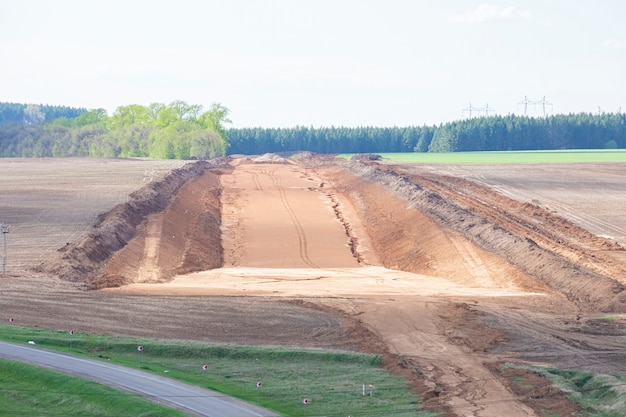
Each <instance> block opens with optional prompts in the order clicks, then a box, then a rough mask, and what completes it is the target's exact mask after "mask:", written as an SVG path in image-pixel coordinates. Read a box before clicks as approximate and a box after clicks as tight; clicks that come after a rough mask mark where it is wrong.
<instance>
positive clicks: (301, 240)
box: [267, 171, 319, 268]
mask: <svg viewBox="0 0 626 417" xmlns="http://www.w3.org/2000/svg"><path fill="white" fill-rule="evenodd" d="M267 175H268V176H269V177H270V179H271V180H272V183H273V184H274V186H276V190H277V191H278V194H279V196H280V201H281V203H282V205H283V207H284V208H285V210H286V211H287V214H288V215H289V218H290V219H291V222H292V223H293V225H294V227H295V229H296V234H297V236H298V252H299V254H300V259H302V261H303V262H304V263H305V264H307V265H308V266H310V267H311V268H319V266H317V265H316V264H315V262H313V261H312V260H311V258H309V254H308V250H307V238H306V232H305V231H304V228H303V227H302V224H301V223H300V221H299V220H298V216H297V215H296V213H295V212H294V210H293V208H292V207H291V205H290V204H289V199H288V198H287V192H286V191H285V187H283V185H282V182H281V179H280V177H279V176H277V175H276V173H275V171H268V172H267Z"/></svg>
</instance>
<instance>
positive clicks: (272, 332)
mask: <svg viewBox="0 0 626 417" xmlns="http://www.w3.org/2000/svg"><path fill="white" fill-rule="evenodd" d="M375 159H376V158H370V157H362V158H355V159H353V160H350V161H347V160H342V159H336V158H333V157H323V156H315V155H306V154H302V155H299V156H298V157H297V158H295V157H294V158H290V159H288V160H286V159H283V158H281V157H279V156H276V155H266V156H263V157H257V158H252V157H243V156H241V157H233V158H224V159H220V160H215V161H210V162H206V161H198V162H193V163H189V164H187V165H185V166H184V167H180V168H177V169H173V170H172V171H171V172H170V173H169V174H167V175H163V176H161V177H160V178H158V179H157V180H154V181H152V182H150V183H149V184H147V185H146V186H144V187H142V188H140V189H139V190H137V191H135V192H133V193H132V194H130V196H129V198H128V200H127V201H126V202H124V203H121V204H118V205H116V206H115V207H113V209H111V210H109V211H107V212H103V213H102V214H100V215H99V216H98V217H97V219H96V220H95V221H94V222H93V224H92V225H91V226H90V227H89V228H88V230H86V231H85V232H84V233H82V234H81V235H80V236H78V237H77V238H76V239H74V240H73V241H70V242H67V243H66V244H65V245H62V247H60V248H59V249H58V250H57V251H56V252H55V253H53V254H50V255H49V256H46V258H45V260H44V261H43V262H41V263H39V264H38V265H36V267H35V268H30V269H27V268H25V269H24V270H23V271H19V272H18V273H14V274H13V275H11V276H9V277H8V278H7V279H5V280H4V282H3V285H2V291H1V295H0V302H1V303H2V304H1V306H2V309H3V310H5V311H10V312H11V314H13V315H15V316H16V317H19V320H20V322H21V323H24V324H27V325H33V326H40V327H53V328H67V327H69V326H72V327H73V328H78V329H80V330H81V331H82V332H99V333H106V334H129V335H135V336H137V337H141V336H152V337H161V338H177V339H190V340H205V341H212V342H226V343H248V344H262V345H289V346H305V347H322V348H331V349H344V350H345V349H347V350H359V351H366V352H373V353H377V354H380V355H381V356H382V357H383V359H384V365H385V366H386V367H387V368H388V369H390V370H391V371H393V372H395V373H398V374H400V375H403V376H404V377H406V378H407V379H408V380H410V381H411V382H412V383H413V385H414V387H415V390H416V392H418V393H419V395H420V398H421V400H422V404H421V406H422V408H423V409H426V410H433V411H437V412H439V413H442V414H441V415H449V416H480V417H487V416H493V417H500V416H503V415H507V416H509V417H517V416H542V415H550V414H552V415H562V416H566V415H568V416H570V415H571V416H575V415H580V414H579V413H580V410H579V409H578V407H577V406H576V405H575V404H573V403H571V402H570V401H569V400H568V399H567V398H566V396H565V394H564V393H563V392H561V391H560V390H559V389H557V388H555V387H554V386H552V385H551V384H550V383H549V382H548V381H546V380H545V379H544V378H543V377H542V376H541V375H539V374H536V373H533V372H529V371H525V370H523V369H518V368H514V367H502V366H500V365H501V364H503V363H507V362H511V363H523V364H539V365H545V366H554V367H559V368H567V369H576V370H583V371H591V372H600V373H610V374H622V373H624V372H626V352H625V351H624V349H623V345H624V341H625V338H626V321H624V320H623V319H622V317H623V315H624V313H626V291H625V290H626V287H625V285H626V274H625V273H624V272H625V271H626V256H624V253H625V251H624V246H623V245H624V243H625V242H626V239H624V236H622V235H620V234H619V232H621V231H622V229H619V228H616V229H615V230H617V233H614V234H613V236H601V233H597V232H596V233H592V232H591V231H590V229H591V228H590V227H585V226H586V224H583V223H581V222H577V221H576V220H577V217H576V216H573V214H575V211H571V212H565V211H564V210H562V212H558V211H557V210H555V209H554V208H553V207H548V206H547V205H546V204H545V203H543V202H542V201H540V200H539V199H536V198H535V197H537V196H535V195H534V194H533V193H532V192H531V191H528V193H527V194H526V195H523V196H522V197H521V198H520V197H519V195H517V196H512V195H507V193H510V192H511V190H513V187H511V186H510V187H508V188H506V187H503V184H502V183H497V184H496V183H489V178H495V176H492V177H481V176H479V175H475V173H472V172H470V171H471V170H469V171H468V170H465V171H463V170H462V169H461V168H458V169H457V170H455V169H452V168H450V167H448V168H447V169H448V171H447V172H445V169H439V168H433V167H432V166H419V165H392V164H387V163H384V162H381V161H377V160H375ZM615 174H616V175H617V176H618V177H620V178H624V175H625V174H626V168H624V167H620V168H619V170H617V169H616V171H615ZM498 184H499V187H498ZM620 192H622V193H623V194H624V196H625V198H626V192H624V191H623V190H620ZM541 200H543V201H545V200H546V197H545V196H542V197H541ZM555 201H556V199H555ZM622 201H623V200H622ZM551 206H552V204H551ZM622 207H623V206H622ZM4 209H5V210H10V209H11V207H9V206H8V205H7V206H6V207H4ZM16 210H17V209H16ZM578 219H579V218H578ZM39 249H41V248H39ZM24 250H27V249H24ZM30 250H33V251H35V250H37V248H31V249H30ZM608 316H610V317H611V320H606V319H605V318H606V317H608ZM512 381H523V383H514V382H512ZM528 387H532V390H531V391H529V390H528Z"/></svg>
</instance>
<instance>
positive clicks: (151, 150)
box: [0, 101, 626, 159]
mask: <svg viewBox="0 0 626 417" xmlns="http://www.w3.org/2000/svg"><path fill="white" fill-rule="evenodd" d="M20 109H21V110H20ZM20 111H21V113H20ZM0 114H2V117H3V118H4V119H3V120H4V123H0V157H71V156H88V157H120V158H129V157H148V158H158V159H210V158H215V157H217V156H222V155H225V154H226V153H227V152H228V153H229V154H263V153H268V152H296V151H311V152H315V153H322V154H324V153H325V154H338V153H384V152H460V151H507V150H542V149H545V150H551V149H605V148H625V147H626V114H623V113H619V114H613V113H605V114H598V115H594V114H589V113H580V114H569V115H555V116H550V117H541V118H531V117H524V116H513V115H509V116H492V117H480V118H473V119H466V120H460V121H455V122H450V123H445V124H440V125H439V126H411V127H324V128H313V127H294V128H242V129H227V128H226V125H228V124H230V123H231V121H230V120H229V119H228V114H229V110H228V109H227V108H226V107H224V106H222V105H221V104H213V105H212V106H211V107H210V108H209V109H208V111H203V108H202V106H200V105H190V104H187V103H185V102H184V101H174V102H172V103H170V104H161V103H153V104H151V105H149V106H141V105H135V104H133V105H129V106H122V107H118V108H117V109H116V111H115V112H114V113H113V115H111V116H108V115H107V112H106V111H105V110H103V109H96V110H89V111H87V110H85V109H72V108H68V107H59V106H40V105H36V106H35V105H18V104H14V103H0ZM49 115H54V117H53V116H49ZM49 117H53V118H52V119H49ZM7 119H9V120H8V122H7Z"/></svg>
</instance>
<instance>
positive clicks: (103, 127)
mask: <svg viewBox="0 0 626 417" xmlns="http://www.w3.org/2000/svg"><path fill="white" fill-rule="evenodd" d="M5 104H10V103H5ZM7 107H11V106H7ZM228 114H229V110H228V109H227V108H226V107H224V106H222V105H221V104H213V105H212V106H211V107H210V108H209V109H208V110H207V111H203V108H202V106H200V105H193V104H187V103H185V102H184V101H174V102H172V103H170V104H161V103H153V104H150V105H149V106H141V105H136V104H132V105H128V106H122V107H118V108H117V109H116V110H115V112H114V113H113V115H112V116H108V115H107V112H106V111H105V110H104V109H96V110H90V111H86V110H85V111H80V112H78V114H75V113H71V112H66V113H65V114H63V115H62V116H60V117H56V118H54V119H52V120H48V121H47V119H45V120H41V121H40V122H39V123H34V122H32V121H27V120H21V121H20V122H16V121H15V120H13V121H12V122H10V123H6V122H5V123H1V124H0V157H5V158H6V157H77V156H79V157H111V158H117V157H119V158H131V157H148V158H156V159H194V158H195V159H211V158H215V157H218V156H223V155H225V154H226V150H227V149H228V138H227V131H226V127H225V124H228V123H230V120H229V119H228Z"/></svg>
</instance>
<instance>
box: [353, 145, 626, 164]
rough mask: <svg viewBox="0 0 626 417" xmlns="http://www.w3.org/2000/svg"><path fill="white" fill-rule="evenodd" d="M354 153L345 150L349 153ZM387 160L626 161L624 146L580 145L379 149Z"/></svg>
mask: <svg viewBox="0 0 626 417" xmlns="http://www.w3.org/2000/svg"><path fill="white" fill-rule="evenodd" d="M353 155H354V154H345V155H342V156H343V157H347V158H349V157H351V156H353ZM379 155H381V156H382V157H383V158H384V159H385V160H388V161H390V162H404V163H424V164H489V165H491V164H549V163H575V162H596V163H597V162H626V149H581V150H561V151H510V152H499V151H498V152H495V151H494V152H444V153H436V152H403V153H381V154H379Z"/></svg>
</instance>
